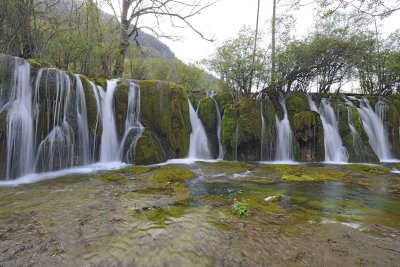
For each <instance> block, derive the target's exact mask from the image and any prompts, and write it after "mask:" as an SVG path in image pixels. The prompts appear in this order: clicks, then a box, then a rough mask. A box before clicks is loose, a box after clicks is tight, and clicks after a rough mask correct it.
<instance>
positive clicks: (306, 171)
mask: <svg viewBox="0 0 400 267" xmlns="http://www.w3.org/2000/svg"><path fill="white" fill-rule="evenodd" d="M268 167H269V168H272V169H274V170H277V171H278V172H279V173H280V176H281V179H283V180H291V181H339V180H341V179H342V178H344V177H345V176H346V173H345V172H343V171H340V170H336V169H331V168H326V169H324V171H323V172H322V171H321V170H320V169H316V168H313V167H311V166H308V165H270V166H268Z"/></svg>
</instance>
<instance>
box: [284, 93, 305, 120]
mask: <svg viewBox="0 0 400 267" xmlns="http://www.w3.org/2000/svg"><path fill="white" fill-rule="evenodd" d="M286 109H287V111H288V116H289V120H290V119H291V118H293V115H294V114H296V113H299V112H301V111H309V110H310V107H309V105H308V101H307V97H306V95H305V94H304V93H303V92H294V93H291V94H289V95H288V96H287V98H286Z"/></svg>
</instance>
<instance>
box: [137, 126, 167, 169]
mask: <svg viewBox="0 0 400 267" xmlns="http://www.w3.org/2000/svg"><path fill="white" fill-rule="evenodd" d="M160 146H161V144H160V142H159V141H158V140H157V138H156V137H155V134H154V132H153V131H152V130H147V129H146V130H145V132H144V133H143V135H142V136H141V137H140V138H139V140H138V143H137V146H136V154H135V155H134V157H133V158H134V160H135V163H136V164H153V163H155V162H163V161H166V160H167V157H166V156H165V155H164V154H163V153H162V151H163V149H162V148H161V147H160Z"/></svg>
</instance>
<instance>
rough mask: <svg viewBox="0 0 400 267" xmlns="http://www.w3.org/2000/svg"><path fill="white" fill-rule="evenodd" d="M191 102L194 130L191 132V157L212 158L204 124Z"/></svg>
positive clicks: (191, 117) (191, 119) (191, 122)
mask: <svg viewBox="0 0 400 267" xmlns="http://www.w3.org/2000/svg"><path fill="white" fill-rule="evenodd" d="M188 102H189V112H190V125H191V126H192V132H191V133H190V146H189V156H188V157H189V158H194V159H211V152H210V147H209V144H208V139H207V135H206V131H205V130H204V126H203V124H202V123H201V120H200V118H199V116H198V115H197V112H196V111H195V110H194V108H193V106H192V104H191V103H190V101H188Z"/></svg>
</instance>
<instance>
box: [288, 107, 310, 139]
mask: <svg viewBox="0 0 400 267" xmlns="http://www.w3.org/2000/svg"><path fill="white" fill-rule="evenodd" d="M292 124H293V131H294V133H295V135H296V137H297V135H300V136H301V135H302V133H303V131H304V130H307V131H310V130H311V129H312V128H314V127H315V125H316V121H315V115H314V113H313V112H311V111H301V112H299V113H296V114H294V116H293V122H292Z"/></svg>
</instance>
